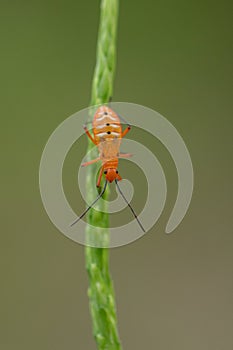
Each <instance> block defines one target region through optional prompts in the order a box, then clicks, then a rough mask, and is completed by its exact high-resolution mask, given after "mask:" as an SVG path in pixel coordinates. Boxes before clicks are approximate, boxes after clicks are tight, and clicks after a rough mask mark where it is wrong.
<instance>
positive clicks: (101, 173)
mask: <svg viewBox="0 0 233 350" xmlns="http://www.w3.org/2000/svg"><path fill="white" fill-rule="evenodd" d="M103 170H104V166H102V167H101V169H100V173H99V177H98V181H97V184H96V186H97V187H100V182H101V178H102V175H103Z"/></svg>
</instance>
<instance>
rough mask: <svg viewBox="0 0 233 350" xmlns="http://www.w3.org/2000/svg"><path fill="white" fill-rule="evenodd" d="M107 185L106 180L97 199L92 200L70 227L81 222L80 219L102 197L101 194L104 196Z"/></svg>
mask: <svg viewBox="0 0 233 350" xmlns="http://www.w3.org/2000/svg"><path fill="white" fill-rule="evenodd" d="M107 183H108V181H107V180H106V181H105V184H104V187H103V189H102V191H101V192H100V194H99V195H98V197H97V198H96V199H95V200H94V202H93V203H92V204H91V205H90V206H89V207H88V208H87V209H86V210H85V211H84V212H83V213H82V215H81V216H79V217H78V218H77V219H76V220H75V221H74V222H73V223H72V224H71V225H70V226H74V225H75V224H77V222H78V221H79V220H81V219H82V218H83V217H84V215H85V214H86V213H87V212H88V211H89V210H90V209H91V208H92V207H93V205H94V204H95V203H96V202H97V201H98V200H99V199H100V198H101V197H102V196H103V194H104V192H105V190H106V187H107Z"/></svg>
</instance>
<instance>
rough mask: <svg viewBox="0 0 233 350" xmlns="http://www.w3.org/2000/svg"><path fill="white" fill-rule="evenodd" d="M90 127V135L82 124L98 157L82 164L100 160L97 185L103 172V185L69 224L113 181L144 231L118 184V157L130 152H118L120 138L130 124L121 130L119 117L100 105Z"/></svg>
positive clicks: (98, 185) (85, 164)
mask: <svg viewBox="0 0 233 350" xmlns="http://www.w3.org/2000/svg"><path fill="white" fill-rule="evenodd" d="M92 129H93V134H94V136H92V135H91V133H90V132H89V130H88V129H87V127H86V126H84V130H85V132H86V134H87V136H88V137H89V138H90V140H91V141H92V142H93V143H94V144H95V145H96V146H97V147H98V149H99V157H98V158H96V159H93V160H91V161H89V162H87V163H83V164H82V166H87V165H90V164H93V163H96V162H98V161H102V167H101V169H100V173H99V177H98V181H97V187H100V182H101V178H102V176H103V174H104V175H105V179H106V180H105V183H104V187H103V189H102V191H101V192H100V194H99V195H98V197H97V198H96V200H95V201H94V202H93V203H92V204H91V205H90V206H89V207H88V208H87V209H86V210H85V211H84V212H83V214H82V215H81V216H80V217H78V218H77V219H76V220H75V221H74V222H73V223H72V224H71V226H73V225H74V224H76V223H77V222H78V221H79V220H80V219H81V218H82V217H83V216H84V215H85V214H86V213H87V212H88V211H89V210H90V209H91V208H92V206H93V205H94V204H95V203H96V202H97V201H98V200H99V199H100V198H101V197H102V196H103V194H104V192H105V190H106V187H107V183H108V182H110V183H111V182H113V181H115V183H116V186H117V189H118V191H119V193H120V194H121V196H122V198H123V199H124V201H125V202H126V203H127V205H128V206H129V208H130V210H131V211H132V213H133V215H134V217H135V219H136V220H137V222H138V224H139V225H140V227H141V229H142V230H143V231H144V232H145V230H144V228H143V226H142V224H141V223H140V221H139V220H138V217H137V215H136V213H135V211H134V210H133V208H132V206H131V205H130V203H129V202H128V201H127V199H126V198H125V196H124V194H123V193H122V191H121V189H120V187H119V184H118V181H120V180H122V178H121V176H120V175H119V173H118V158H128V157H130V156H131V154H128V153H119V149H120V144H121V139H122V138H123V137H124V136H125V135H126V134H127V133H128V132H129V130H130V129H131V126H130V125H129V124H128V126H127V128H126V129H125V130H124V131H122V125H121V121H120V117H119V116H118V115H117V114H116V113H115V112H114V111H113V110H112V109H111V108H109V107H107V106H101V107H99V108H98V109H97V111H96V112H95V115H94V119H93V122H92Z"/></svg>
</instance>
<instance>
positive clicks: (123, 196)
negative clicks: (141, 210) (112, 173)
mask: <svg viewBox="0 0 233 350" xmlns="http://www.w3.org/2000/svg"><path fill="white" fill-rule="evenodd" d="M115 183H116V186H117V188H118V191H119V193H120V194H121V196H122V198H123V199H124V201H125V202H126V203H127V205H128V207H129V208H130V210H131V212H132V213H133V215H134V217H135V219H136V220H137V222H138V224H139V226H140V227H141V229H142V231H143V232H146V231H145V229H144V227H143V226H142V224H141V222H140V221H139V219H138V217H137V215H136V213H135V211H134V210H133V208H132V206H131V205H130V203H129V202H128V201H127V199H126V198H125V195H124V194H123V192H122V191H121V189H120V186H119V185H118V181H117V180H115Z"/></svg>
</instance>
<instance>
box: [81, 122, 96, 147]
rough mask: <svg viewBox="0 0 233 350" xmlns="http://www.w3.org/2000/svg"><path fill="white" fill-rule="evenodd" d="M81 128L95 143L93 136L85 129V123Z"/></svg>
mask: <svg viewBox="0 0 233 350" xmlns="http://www.w3.org/2000/svg"><path fill="white" fill-rule="evenodd" d="M83 129H84V131H85V133H86V134H87V136H88V137H89V139H90V140H91V141H92V142H93V143H94V144H95V145H96V141H95V140H94V138H93V136H92V135H91V134H90V132H89V130H88V129H87V127H86V125H84V126H83Z"/></svg>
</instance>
